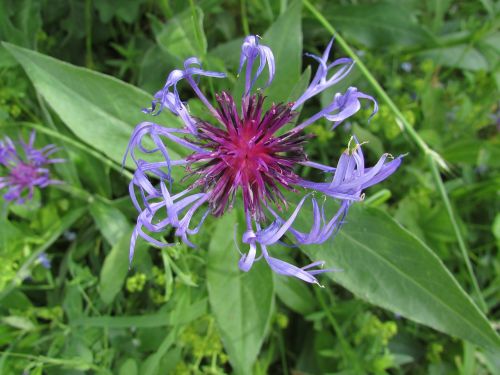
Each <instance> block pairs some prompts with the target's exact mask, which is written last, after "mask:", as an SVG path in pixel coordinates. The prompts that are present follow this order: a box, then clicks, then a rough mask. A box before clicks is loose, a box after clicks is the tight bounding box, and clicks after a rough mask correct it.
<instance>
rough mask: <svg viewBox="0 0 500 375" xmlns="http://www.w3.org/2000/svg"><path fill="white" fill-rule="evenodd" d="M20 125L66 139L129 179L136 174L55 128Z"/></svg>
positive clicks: (28, 124)
mask: <svg viewBox="0 0 500 375" xmlns="http://www.w3.org/2000/svg"><path fill="white" fill-rule="evenodd" d="M20 125H23V126H29V127H30V128H32V129H36V130H37V131H39V132H40V133H44V134H47V135H49V136H51V137H54V138H58V139H60V140H62V141H64V142H65V143H68V144H70V145H72V146H74V147H76V148H78V149H79V150H81V151H83V152H86V153H87V154H89V155H91V156H93V157H94V158H96V159H97V160H99V161H100V162H102V163H104V164H105V165H107V166H108V167H110V168H112V169H114V170H115V171H117V172H118V173H121V174H123V175H124V176H125V177H127V178H128V179H129V180H131V179H132V178H133V177H134V175H133V174H132V173H130V172H129V171H127V170H125V169H122V168H121V166H119V165H117V164H116V163H114V162H112V161H111V160H109V159H108V158H107V157H105V156H104V155H102V154H101V153H99V152H97V151H94V150H93V149H92V148H90V147H89V146H87V145H85V144H83V143H80V142H78V141H75V140H73V139H71V138H69V137H67V136H65V135H63V134H60V133H58V132H56V131H54V130H51V129H48V128H46V127H44V126H41V125H38V124H31V123H28V122H23V123H20Z"/></svg>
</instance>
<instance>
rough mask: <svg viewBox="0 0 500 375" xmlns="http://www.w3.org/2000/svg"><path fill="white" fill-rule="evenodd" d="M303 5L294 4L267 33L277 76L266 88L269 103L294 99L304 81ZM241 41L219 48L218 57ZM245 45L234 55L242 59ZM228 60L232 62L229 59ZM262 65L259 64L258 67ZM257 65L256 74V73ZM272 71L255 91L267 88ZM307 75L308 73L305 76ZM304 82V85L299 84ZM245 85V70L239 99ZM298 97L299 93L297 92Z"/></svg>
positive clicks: (265, 73) (236, 90)
mask: <svg viewBox="0 0 500 375" xmlns="http://www.w3.org/2000/svg"><path fill="white" fill-rule="evenodd" d="M301 4H302V3H301V2H300V1H294V2H293V3H292V4H291V5H290V6H289V7H288V8H287V10H286V11H285V12H284V13H283V14H282V15H280V17H279V18H278V19H277V20H276V22H274V23H273V24H272V25H271V27H270V28H269V29H268V30H267V31H266V32H265V33H264V36H263V37H262V42H261V43H262V44H264V45H266V46H268V47H270V48H271V49H272V51H273V55H274V60H275V64H276V74H275V75H274V80H273V81H272V83H271V84H270V85H269V87H267V88H266V89H265V95H266V97H267V101H266V103H267V104H268V105H269V104H270V103H271V102H275V103H279V102H284V101H286V100H287V99H289V98H290V96H291V94H292V90H293V89H294V87H295V86H296V85H297V84H298V83H299V84H302V83H303V82H302V80H301V66H302V28H301V10H302V5H301ZM236 43H237V40H234V41H232V42H231V43H228V44H227V45H226V46H225V48H223V49H215V50H214V51H215V53H214V52H212V53H214V55H216V54H218V55H220V54H221V53H224V52H226V51H227V53H228V54H229V53H230V51H231V50H233V49H234V48H235V47H236V46H235V44H236ZM240 51H241V45H240V47H239V48H238V52H237V53H235V52H236V51H235V52H233V54H234V56H238V57H239V52H240ZM224 60H228V59H227V58H225V59H224ZM254 65H256V66H258V61H257V62H256V63H255V64H254ZM256 69H257V68H256V67H255V66H254V72H255V71H256ZM268 72H269V71H268V69H267V68H266V69H265V70H264V71H263V73H262V74H261V76H260V77H259V79H258V80H257V81H256V83H255V85H254V90H256V89H259V88H264V87H266V83H267V81H268V78H269V76H268ZM305 74H307V73H305ZM299 81H300V82H299ZM244 86H245V71H242V72H241V74H240V77H239V79H238V81H237V83H236V86H235V88H234V90H233V94H234V96H235V97H236V98H239V97H241V95H242V93H243V91H244ZM294 94H296V93H295V92H294Z"/></svg>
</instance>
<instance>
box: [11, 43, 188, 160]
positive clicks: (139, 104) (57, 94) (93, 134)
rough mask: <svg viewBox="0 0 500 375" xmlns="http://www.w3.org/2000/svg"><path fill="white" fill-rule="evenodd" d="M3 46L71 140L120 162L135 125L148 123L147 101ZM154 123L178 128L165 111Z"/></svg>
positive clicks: (96, 77) (118, 84)
mask: <svg viewBox="0 0 500 375" xmlns="http://www.w3.org/2000/svg"><path fill="white" fill-rule="evenodd" d="M3 46H4V47H5V48H6V49H7V50H8V51H9V52H10V53H11V54H12V55H13V56H14V57H15V58H16V59H17V61H18V62H19V63H20V64H21V65H22V66H23V68H24V70H25V71H26V73H27V74H28V76H29V77H30V79H31V80H32V82H33V84H34V85H35V88H36V89H37V90H38V91H39V92H40V94H41V95H42V96H43V97H44V98H45V100H46V101H47V102H48V103H49V105H50V106H51V107H52V109H54V111H55V112H56V113H57V114H58V115H59V117H60V118H61V119H62V120H63V121H64V122H65V123H66V125H67V126H68V127H69V128H70V129H71V130H72V131H73V132H74V133H75V135H76V136H77V137H79V138H80V139H81V140H83V141H84V142H85V143H86V144H88V145H90V146H91V147H95V148H96V149H98V150H100V151H102V152H103V153H104V154H105V155H107V156H108V157H109V158H111V159H112V160H114V161H115V162H118V163H121V162H122V159H123V156H124V154H125V150H126V148H127V145H128V141H129V138H130V135H131V133H132V130H133V129H134V127H135V126H136V124H138V123H140V122H142V121H150V120H152V117H151V116H147V115H145V114H144V113H142V112H141V109H142V108H144V107H148V106H149V105H150V103H151V99H152V96H151V95H149V94H147V93H145V92H144V91H141V90H140V89H138V88H136V87H134V86H132V85H129V84H127V83H125V82H122V81H120V80H118V79H116V78H113V77H110V76H106V75H104V74H101V73H97V72H94V71H91V70H88V69H84V68H80V67H77V66H74V65H71V64H68V63H66V62H63V61H59V60H57V59H54V58H52V57H49V56H45V55H42V54H40V53H37V52H34V51H30V50H27V49H24V48H21V47H18V46H15V45H12V44H8V43H3ZM154 121H157V122H159V123H162V124H168V126H171V127H176V126H178V125H179V124H180V122H179V120H178V119H177V118H175V117H174V116H173V115H169V114H168V113H167V111H164V112H162V114H161V115H160V116H158V117H155V118H154ZM172 148H173V151H172V152H171V156H172V157H173V158H176V157H178V153H176V152H178V151H179V150H180V147H176V145H173V146H172ZM181 152H182V151H181ZM128 162H130V158H129V159H128Z"/></svg>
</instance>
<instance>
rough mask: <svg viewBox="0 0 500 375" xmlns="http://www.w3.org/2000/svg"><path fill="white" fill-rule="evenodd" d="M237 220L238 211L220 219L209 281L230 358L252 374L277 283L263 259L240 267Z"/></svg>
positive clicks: (238, 369) (212, 246)
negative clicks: (235, 232) (235, 237)
mask: <svg viewBox="0 0 500 375" xmlns="http://www.w3.org/2000/svg"><path fill="white" fill-rule="evenodd" d="M235 223H236V219H235V215H234V211H233V213H232V214H231V213H228V214H226V215H225V216H224V217H222V218H220V219H219V220H218V221H217V227H216V229H215V231H214V233H213V236H212V241H211V243H210V249H209V254H208V267H207V283H208V293H209V300H210V306H211V308H212V311H213V314H214V315H215V319H216V322H217V326H218V327H219V331H220V335H221V337H222V341H223V343H224V347H225V348H226V351H227V353H228V355H229V361H230V362H231V365H232V366H233V368H234V369H235V371H236V373H237V374H250V373H251V368H252V364H253V363H254V362H255V360H256V358H257V354H258V353H259V350H260V347H261V345H262V342H263V340H264V337H265V334H266V331H267V327H268V325H269V321H270V317H271V313H272V310H273V304H274V286H273V276H272V274H271V271H270V269H269V267H268V266H267V265H266V264H265V262H263V261H262V262H257V263H256V264H255V265H254V266H253V268H252V269H251V270H250V272H248V273H244V272H242V271H240V270H239V268H238V258H239V254H238V251H237V249H236V247H235V246H236V245H235V243H234V240H233V235H232V228H233V227H234V225H235Z"/></svg>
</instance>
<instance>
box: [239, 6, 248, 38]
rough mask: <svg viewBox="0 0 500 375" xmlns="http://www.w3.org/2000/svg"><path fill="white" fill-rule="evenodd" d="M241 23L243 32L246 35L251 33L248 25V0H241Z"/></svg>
mask: <svg viewBox="0 0 500 375" xmlns="http://www.w3.org/2000/svg"><path fill="white" fill-rule="evenodd" d="M240 4H241V24H242V26H243V33H245V35H250V28H249V27H248V17H247V2H246V0H241V3H240Z"/></svg>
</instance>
